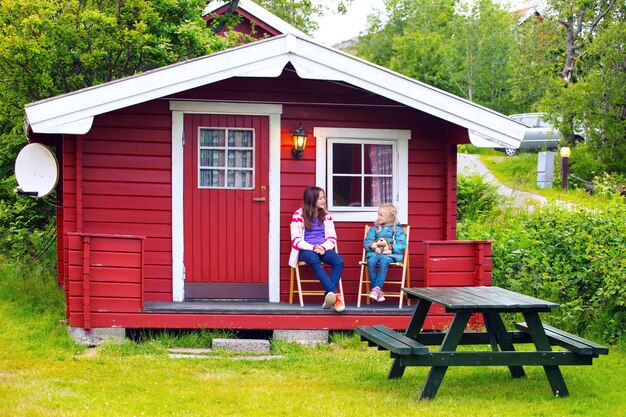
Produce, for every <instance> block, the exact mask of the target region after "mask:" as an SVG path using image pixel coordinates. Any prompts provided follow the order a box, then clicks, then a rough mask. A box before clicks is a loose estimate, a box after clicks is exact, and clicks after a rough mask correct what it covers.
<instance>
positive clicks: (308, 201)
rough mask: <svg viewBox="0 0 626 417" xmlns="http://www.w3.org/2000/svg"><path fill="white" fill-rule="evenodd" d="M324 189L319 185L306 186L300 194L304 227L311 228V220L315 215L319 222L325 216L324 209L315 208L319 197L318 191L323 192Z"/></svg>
mask: <svg viewBox="0 0 626 417" xmlns="http://www.w3.org/2000/svg"><path fill="white" fill-rule="evenodd" d="M323 192H324V189H323V188H320V187H308V188H307V189H306V190H304V195H303V196H302V200H303V204H302V219H303V220H304V227H306V228H307V229H309V230H311V228H312V226H311V220H312V219H313V218H314V217H317V219H318V220H319V222H320V223H322V222H323V221H324V217H325V216H326V210H318V209H317V200H318V199H319V198H320V193H323Z"/></svg>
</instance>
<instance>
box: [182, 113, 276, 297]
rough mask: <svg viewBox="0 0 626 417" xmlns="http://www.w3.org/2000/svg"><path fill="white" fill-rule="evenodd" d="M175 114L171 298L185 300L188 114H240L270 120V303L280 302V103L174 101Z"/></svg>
mask: <svg viewBox="0 0 626 417" xmlns="http://www.w3.org/2000/svg"><path fill="white" fill-rule="evenodd" d="M170 110H171V111H172V299H173V301H184V299H185V274H184V259H185V257H184V245H185V236H184V232H185V227H184V195H183V188H184V187H183V185H184V183H183V182H184V177H183V172H184V170H183V169H184V158H183V150H184V148H183V144H182V135H183V131H184V115H185V114H191V113H196V114H238V115H246V116H268V117H269V130H270V131H269V140H270V143H269V155H270V156H269V158H270V160H269V184H268V186H269V217H270V218H269V234H268V271H267V273H268V277H269V282H268V287H269V293H268V300H269V301H270V302H271V303H278V302H280V248H279V247H278V245H275V244H274V242H278V241H280V119H281V115H282V112H283V108H282V105H280V104H254V103H206V102H196V101H171V102H170Z"/></svg>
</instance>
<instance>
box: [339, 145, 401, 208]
mask: <svg viewBox="0 0 626 417" xmlns="http://www.w3.org/2000/svg"><path fill="white" fill-rule="evenodd" d="M329 145H330V146H329V151H330V152H329V157H330V159H329V161H328V163H329V168H330V169H329V174H330V177H329V178H328V188H329V190H328V194H329V195H328V200H329V206H330V207H329V208H330V209H331V210H332V209H342V208H345V209H351V208H352V209H358V210H368V211H369V210H371V211H375V210H376V208H377V207H378V206H380V205H381V204H383V203H393V202H394V173H395V172H396V167H395V166H394V160H395V158H394V155H395V152H396V151H395V143H392V142H389V141H387V142H376V141H362V140H361V141H356V140H345V139H344V140H341V139H331V140H330V141H329Z"/></svg>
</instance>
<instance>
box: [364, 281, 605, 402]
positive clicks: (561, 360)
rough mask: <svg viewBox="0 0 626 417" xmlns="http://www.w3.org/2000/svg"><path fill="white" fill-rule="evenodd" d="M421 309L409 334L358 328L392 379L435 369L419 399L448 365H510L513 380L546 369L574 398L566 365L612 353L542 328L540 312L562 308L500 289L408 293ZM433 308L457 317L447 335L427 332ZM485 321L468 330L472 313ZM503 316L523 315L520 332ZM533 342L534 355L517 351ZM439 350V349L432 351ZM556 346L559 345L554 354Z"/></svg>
mask: <svg viewBox="0 0 626 417" xmlns="http://www.w3.org/2000/svg"><path fill="white" fill-rule="evenodd" d="M403 291H404V292H406V294H407V296H408V297H409V298H416V299H417V300H418V301H417V306H416V307H415V311H414V312H413V316H412V317H411V320H410V322H409V324H408V327H407V329H406V332H404V333H400V332H397V331H394V330H392V329H390V328H388V327H386V326H382V325H380V326H359V327H357V328H356V331H357V333H358V334H359V335H360V336H361V340H363V341H367V342H368V343H369V345H370V346H377V347H378V348H379V349H381V350H389V352H390V355H391V357H392V358H393V359H394V361H393V364H392V365H391V370H390V371H389V375H388V378H389V379H394V378H400V377H402V375H403V374H404V370H405V368H406V367H407V366H430V367H431V368H430V372H429V373H428V376H427V378H426V381H425V382H424V385H423V386H422V390H421V392H420V394H419V399H420V400H421V399H432V398H434V397H435V395H436V394H437V390H438V389H439V386H440V385H441V382H442V381H443V378H444V376H445V374H446V371H447V369H448V367H449V366H507V367H508V369H509V371H510V373H511V375H512V376H513V378H521V377H525V376H526V374H525V372H524V368H523V366H543V368H544V370H545V372H546V376H547V377H548V381H549V383H550V386H551V388H552V392H553V393H554V395H555V396H559V397H566V396H568V395H569V392H568V390H567V386H566V385H565V381H564V379H563V375H562V374H561V370H560V368H559V366H561V365H591V364H592V359H593V358H597V357H598V356H599V355H601V354H608V349H607V348H606V347H604V346H601V345H598V344H596V343H594V342H592V341H589V340H586V339H583V338H581V337H578V336H575V335H573V334H570V333H567V332H565V331H563V330H559V329H557V328H555V327H552V326H549V325H547V324H544V323H542V321H541V318H540V317H539V313H541V312H549V311H551V310H552V309H554V308H557V307H559V305H558V304H556V303H552V302H549V301H544V300H540V299H538V298H534V297H530V296H527V295H524V294H520V293H517V292H514V291H510V290H506V289H504V288H500V287H493V286H488V287H437V288H403ZM432 303H435V304H440V305H442V306H443V307H444V308H445V311H446V312H447V313H453V314H454V317H453V319H452V322H451V324H450V327H449V328H448V330H447V331H446V332H429V331H424V330H423V326H424V323H425V321H426V315H427V313H428V310H429V309H430V306H431V305H432ZM475 313H478V314H480V315H481V316H482V319H483V321H484V324H485V329H486V330H485V331H469V330H467V329H466V327H467V324H468V322H469V320H470V317H471V315H472V314H475ZM502 313H521V314H522V316H523V317H524V319H525V322H523V323H517V324H516V328H517V331H507V329H506V327H505V326H504V323H503V321H502V317H501V314H502ZM520 343H526V344H528V343H532V344H534V346H535V350H531V351H529V350H525V351H516V350H515V345H516V344H520ZM431 345H439V349H438V350H432V351H431V350H430V349H429V348H428V346H431ZM459 345H490V347H491V350H480V351H479V350H466V351H457V350H456V349H457V347H458V346H459ZM552 346H560V347H561V349H559V350H552Z"/></svg>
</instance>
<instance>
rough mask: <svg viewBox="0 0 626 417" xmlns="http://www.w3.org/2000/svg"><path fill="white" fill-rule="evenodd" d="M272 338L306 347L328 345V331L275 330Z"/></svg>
mask: <svg viewBox="0 0 626 417" xmlns="http://www.w3.org/2000/svg"><path fill="white" fill-rule="evenodd" d="M272 337H273V338H274V339H278V340H284V341H286V342H295V343H299V344H301V345H305V346H315V345H319V344H322V345H327V344H328V330H274V333H273V335H272Z"/></svg>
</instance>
